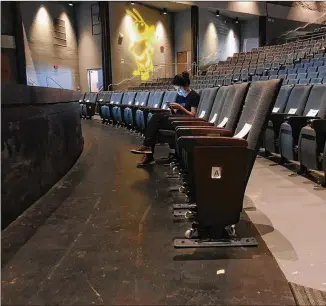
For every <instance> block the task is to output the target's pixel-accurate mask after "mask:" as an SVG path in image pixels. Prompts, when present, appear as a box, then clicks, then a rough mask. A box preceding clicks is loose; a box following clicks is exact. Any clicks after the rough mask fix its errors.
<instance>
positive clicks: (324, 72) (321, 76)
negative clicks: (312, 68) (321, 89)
mask: <svg viewBox="0 0 326 306" xmlns="http://www.w3.org/2000/svg"><path fill="white" fill-rule="evenodd" d="M318 77H319V78H322V79H325V78H326V71H323V72H319V74H318Z"/></svg>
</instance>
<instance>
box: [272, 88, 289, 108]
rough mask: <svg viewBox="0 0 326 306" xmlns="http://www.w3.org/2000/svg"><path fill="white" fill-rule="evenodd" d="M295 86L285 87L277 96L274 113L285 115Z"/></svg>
mask: <svg viewBox="0 0 326 306" xmlns="http://www.w3.org/2000/svg"><path fill="white" fill-rule="evenodd" d="M293 88H294V85H283V86H282V87H281V89H280V92H279V93H278V95H277V98H276V102H275V105H274V108H273V111H272V112H273V113H283V112H284V110H285V107H286V104H287V103H288V100H289V97H290V94H291V91H292V89H293Z"/></svg>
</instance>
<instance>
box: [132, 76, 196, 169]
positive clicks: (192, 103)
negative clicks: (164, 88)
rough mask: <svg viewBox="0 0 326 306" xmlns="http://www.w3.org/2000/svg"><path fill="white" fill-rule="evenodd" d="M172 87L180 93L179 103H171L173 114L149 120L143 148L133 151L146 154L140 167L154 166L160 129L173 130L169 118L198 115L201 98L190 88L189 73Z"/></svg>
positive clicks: (178, 79)
mask: <svg viewBox="0 0 326 306" xmlns="http://www.w3.org/2000/svg"><path fill="white" fill-rule="evenodd" d="M172 85H174V87H175V89H176V90H177V91H178V94H179V97H178V100H177V103H169V107H170V110H171V113H156V114H154V115H153V116H152V118H151V119H150V120H149V122H148V125H147V128H146V130H145V139H144V142H143V144H142V145H141V146H139V147H138V148H137V149H135V150H131V151H130V152H131V153H134V154H144V156H143V158H142V160H141V162H140V163H139V164H138V166H140V167H142V166H147V165H151V164H154V163H155V161H154V156H153V154H154V148H155V144H156V141H157V136H158V132H159V130H160V129H164V130H173V129H174V128H173V126H172V124H171V123H170V121H169V117H170V116H173V115H176V116H180V115H185V116H191V117H194V116H195V115H196V111H197V107H198V104H199V99H200V96H199V94H198V93H197V92H195V91H194V90H192V89H191V88H190V79H189V73H188V72H186V71H185V72H183V73H182V74H178V75H176V76H175V77H174V78H173V81H172Z"/></svg>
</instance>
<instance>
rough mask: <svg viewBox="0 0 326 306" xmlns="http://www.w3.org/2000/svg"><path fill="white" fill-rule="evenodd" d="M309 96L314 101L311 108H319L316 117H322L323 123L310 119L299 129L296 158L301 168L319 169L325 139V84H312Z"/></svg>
mask: <svg viewBox="0 0 326 306" xmlns="http://www.w3.org/2000/svg"><path fill="white" fill-rule="evenodd" d="M310 96H311V100H314V102H315V104H314V105H312V106H311V109H313V108H314V109H318V110H319V111H318V113H317V114H316V117H319V118H320V119H324V120H323V122H324V124H322V122H320V121H322V120H312V123H311V124H308V125H307V126H305V127H303V128H302V129H301V132H300V136H299V143H298V158H299V161H300V165H301V166H302V169H304V170H306V169H311V170H321V169H322V153H323V149H324V145H325V141H326V122H325V121H326V120H325V119H326V84H320V85H314V87H313V89H312V90H311V93H310ZM309 98H310V97H309ZM318 103H320V105H318ZM307 104H308V103H307ZM308 112H309V111H308Z"/></svg>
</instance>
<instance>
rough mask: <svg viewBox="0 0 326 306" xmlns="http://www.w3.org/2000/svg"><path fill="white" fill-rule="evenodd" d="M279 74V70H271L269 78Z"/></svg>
mask: <svg viewBox="0 0 326 306" xmlns="http://www.w3.org/2000/svg"><path fill="white" fill-rule="evenodd" d="M277 73H278V71H277V70H270V71H268V76H271V75H277Z"/></svg>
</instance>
